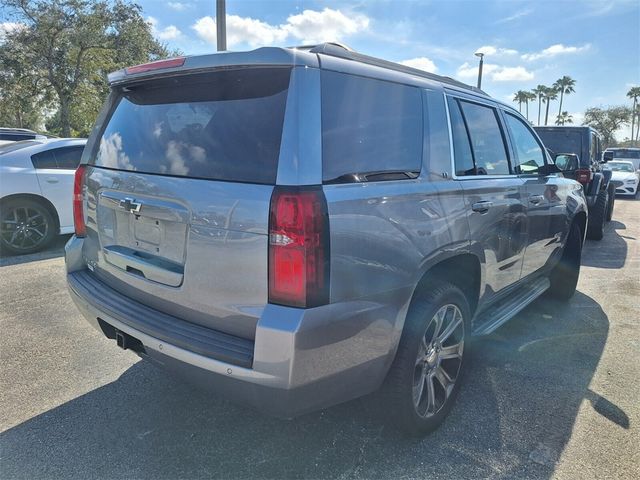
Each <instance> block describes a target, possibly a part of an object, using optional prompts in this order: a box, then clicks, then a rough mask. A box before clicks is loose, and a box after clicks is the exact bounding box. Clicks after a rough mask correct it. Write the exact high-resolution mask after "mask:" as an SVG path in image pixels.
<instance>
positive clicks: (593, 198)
mask: <svg viewBox="0 0 640 480" xmlns="http://www.w3.org/2000/svg"><path fill="white" fill-rule="evenodd" d="M534 129H535V131H536V133H537V134H538V136H539V137H540V139H541V140H542V142H543V143H544V145H545V147H546V148H547V150H550V151H551V152H552V153H553V154H555V155H557V154H561V153H567V154H575V155H576V160H577V162H576V163H577V165H575V167H576V168H569V169H567V170H563V173H564V176H565V177H568V178H572V179H574V180H576V181H578V182H580V183H581V184H582V186H583V189H584V196H585V197H586V199H587V205H588V206H589V226H588V228H587V238H590V239H592V240H600V239H602V236H603V235H604V225H605V223H606V222H608V221H609V220H611V218H612V217H613V205H614V203H615V186H614V185H613V183H611V181H610V180H611V171H608V170H605V169H603V168H602V164H603V163H604V161H606V160H604V161H603V160H602V147H601V138H600V134H599V133H598V132H597V131H596V130H594V129H593V128H591V127H534Z"/></svg>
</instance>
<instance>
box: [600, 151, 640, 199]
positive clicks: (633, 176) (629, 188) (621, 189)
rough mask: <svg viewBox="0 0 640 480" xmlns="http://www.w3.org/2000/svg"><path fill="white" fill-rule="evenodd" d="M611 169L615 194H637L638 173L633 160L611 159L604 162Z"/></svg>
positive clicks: (639, 181) (639, 178)
mask: <svg viewBox="0 0 640 480" xmlns="http://www.w3.org/2000/svg"><path fill="white" fill-rule="evenodd" d="M606 168H607V169H609V170H611V171H612V174H611V181H612V182H613V184H614V185H615V186H616V195H634V196H635V195H637V194H638V183H640V174H638V170H636V168H635V165H634V164H633V162H630V161H628V160H613V161H610V162H608V163H607V164H606Z"/></svg>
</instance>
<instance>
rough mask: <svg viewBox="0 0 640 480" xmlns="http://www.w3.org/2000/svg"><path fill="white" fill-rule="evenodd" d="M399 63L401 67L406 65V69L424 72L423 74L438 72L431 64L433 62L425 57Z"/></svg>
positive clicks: (434, 65)
mask: <svg viewBox="0 0 640 480" xmlns="http://www.w3.org/2000/svg"><path fill="white" fill-rule="evenodd" d="M400 63H401V64H402V65H406V66H407V67H413V68H417V69H419V70H424V71H425V72H431V73H435V72H437V71H438V67H436V64H435V63H433V60H431V59H429V58H427V57H417V58H410V59H409V60H403V61H401V62H400Z"/></svg>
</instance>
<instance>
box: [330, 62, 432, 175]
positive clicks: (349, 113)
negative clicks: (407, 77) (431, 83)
mask: <svg viewBox="0 0 640 480" xmlns="http://www.w3.org/2000/svg"><path fill="white" fill-rule="evenodd" d="M422 140H423V126H422V95H421V93H420V90H419V89H418V88H415V87H409V86H406V85H400V84H396V83H390V82H385V81H381V80H373V79H370V78H363V77H357V76H354V75H345V74H341V73H336V72H330V71H324V72H322V155H323V160H322V166H323V173H322V178H323V181H324V182H334V181H339V180H340V179H341V178H342V177H345V176H346V177H350V176H353V175H357V174H366V173H376V172H380V173H382V172H393V173H397V172H401V173H402V172H405V173H411V174H416V173H418V172H420V166H421V164H422ZM372 177H373V178H376V177H375V176H372ZM377 178H388V179H395V178H413V175H404V176H400V177H395V176H387V177H385V176H378V177H377Z"/></svg>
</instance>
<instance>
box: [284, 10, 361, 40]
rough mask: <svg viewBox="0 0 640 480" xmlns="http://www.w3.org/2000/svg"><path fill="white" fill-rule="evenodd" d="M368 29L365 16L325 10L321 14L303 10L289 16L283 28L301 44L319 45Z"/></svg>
mask: <svg viewBox="0 0 640 480" xmlns="http://www.w3.org/2000/svg"><path fill="white" fill-rule="evenodd" d="M368 27H369V18H368V17H367V16H365V15H361V14H353V13H351V14H349V16H347V15H345V14H344V13H342V12H341V11H340V10H333V9H331V8H325V9H324V10H322V11H321V12H318V11H315V10H304V11H303V12H302V13H299V14H297V15H291V16H289V18H287V23H286V25H285V26H284V27H283V28H284V29H285V30H286V31H287V32H288V33H289V34H290V35H291V36H292V37H294V38H297V39H300V40H302V42H303V43H320V42H326V41H334V40H342V39H343V38H344V37H346V36H349V35H353V34H354V33H358V32H361V31H363V30H366V29H367V28H368Z"/></svg>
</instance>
